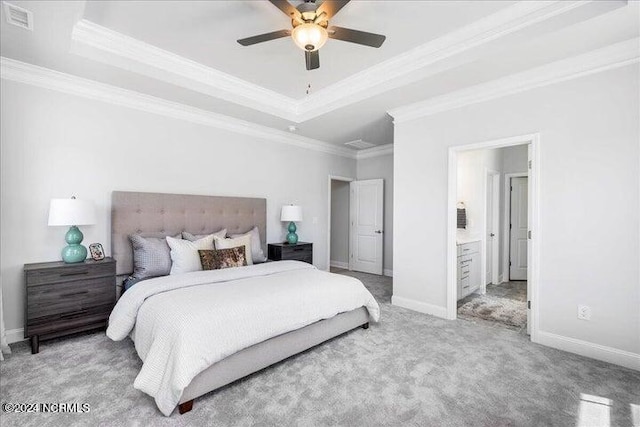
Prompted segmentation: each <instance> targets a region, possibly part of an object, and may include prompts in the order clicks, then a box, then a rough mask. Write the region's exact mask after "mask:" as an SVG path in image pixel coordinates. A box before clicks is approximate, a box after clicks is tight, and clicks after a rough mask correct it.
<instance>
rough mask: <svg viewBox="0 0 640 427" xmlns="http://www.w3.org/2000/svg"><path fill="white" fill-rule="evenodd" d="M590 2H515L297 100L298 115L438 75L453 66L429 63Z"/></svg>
mask: <svg viewBox="0 0 640 427" xmlns="http://www.w3.org/2000/svg"><path fill="white" fill-rule="evenodd" d="M591 2H592V1H591V0H586V1H585V0H555V1H542V2H540V1H535V2H529V1H520V2H518V3H516V4H514V5H513V6H510V7H507V8H505V9H503V10H500V11H498V12H496V13H494V14H491V15H489V16H487V17H485V18H482V19H480V20H478V21H475V22H473V23H471V24H469V25H466V26H464V27H461V28H459V29H457V30H454V31H452V32H450V33H447V34H445V35H444V36H442V37H439V38H436V39H434V40H431V41H429V42H427V43H425V44H423V45H420V46H418V47H416V48H414V49H411V50H409V51H407V52H405V53H402V54H400V55H397V56H395V57H393V58H391V59H388V60H386V61H384V62H381V63H380V64H377V65H374V66H372V67H370V68H368V69H367V70H364V71H361V72H359V73H357V74H354V75H352V76H350V77H347V78H346V79H343V80H341V81H339V82H337V83H334V84H332V85H330V86H328V87H326V88H324V89H321V90H318V91H317V92H315V93H313V94H311V95H309V96H307V97H306V98H305V99H304V100H303V101H302V102H301V103H300V105H299V107H298V114H299V119H300V120H301V121H305V120H309V119H312V118H314V117H317V116H319V115H322V114H325V113H328V112H330V111H333V110H335V109H336V108H340V107H344V106H345V105H349V104H352V103H354V102H358V101H361V100H363V99H366V98H369V97H372V96H375V95H378V94H380V93H383V92H386V91H388V90H391V89H395V88H397V87H400V86H404V85H407V84H410V83H413V82H415V81H418V80H420V79H423V78H425V77H428V76H430V75H434V74H438V73H440V72H442V71H445V70H446V69H448V68H450V67H452V66H455V65H450V66H444V67H443V66H440V67H437V66H434V65H435V64H437V63H439V62H441V61H443V60H445V59H447V58H450V57H452V56H454V55H457V54H460V53H462V52H465V51H469V50H471V49H473V48H475V47H479V46H481V45H484V44H486V43H489V42H491V41H493V40H496V39H498V38H500V37H503V36H506V35H509V34H512V33H514V32H516V31H518V30H522V29H524V28H526V27H528V26H530V25H533V24H536V23H539V22H542V21H545V20H548V19H551V18H553V17H555V16H558V15H561V14H563V13H566V12H568V11H570V10H573V9H576V8H579V7H582V6H585V5H587V4H589V3H591ZM429 67H430V68H429Z"/></svg>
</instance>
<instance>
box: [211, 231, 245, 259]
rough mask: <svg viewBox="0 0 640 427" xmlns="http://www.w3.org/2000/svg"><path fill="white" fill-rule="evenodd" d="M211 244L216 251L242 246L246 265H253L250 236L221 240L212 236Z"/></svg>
mask: <svg viewBox="0 0 640 427" xmlns="http://www.w3.org/2000/svg"><path fill="white" fill-rule="evenodd" d="M213 242H214V246H215V247H216V249H230V248H237V247H238V246H244V257H245V258H246V260H247V265H251V264H253V258H252V257H251V236H250V235H249V234H245V235H243V236H241V237H236V238H235V239H221V238H219V237H218V236H214V237H213Z"/></svg>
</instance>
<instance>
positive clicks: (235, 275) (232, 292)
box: [107, 192, 379, 416]
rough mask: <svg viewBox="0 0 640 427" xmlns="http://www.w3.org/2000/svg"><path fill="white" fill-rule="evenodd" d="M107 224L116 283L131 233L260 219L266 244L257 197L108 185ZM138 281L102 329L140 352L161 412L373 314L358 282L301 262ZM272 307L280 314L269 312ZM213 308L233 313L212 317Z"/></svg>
mask: <svg viewBox="0 0 640 427" xmlns="http://www.w3.org/2000/svg"><path fill="white" fill-rule="evenodd" d="M111 222H112V236H111V239H112V240H111V245H112V248H111V249H112V250H111V253H112V256H113V258H114V259H115V260H116V261H117V274H118V276H119V278H120V280H119V281H118V282H119V283H121V280H122V278H123V277H126V276H127V275H129V274H131V272H132V271H133V252H132V247H131V243H130V242H129V239H128V236H129V235H130V234H134V233H162V234H165V235H175V234H177V233H180V232H183V231H188V232H190V233H193V234H208V233H213V232H215V231H217V230H219V229H221V228H227V230H228V231H227V233H228V234H233V233H241V232H244V231H246V230H248V229H250V228H252V227H254V226H257V227H258V229H259V232H260V238H261V246H262V247H263V249H266V200H265V199H261V198H238V197H214V196H195V195H177V194H161V193H139V192H113V194H112V216H111ZM142 283H145V282H141V283H140V284H138V285H135V287H133V288H131V290H128V291H127V292H126V293H125V294H124V295H122V297H121V298H120V299H119V301H118V303H117V304H116V307H115V308H114V311H113V313H112V315H111V318H110V323H109V328H108V330H107V335H109V336H110V338H112V339H123V338H126V336H130V337H131V338H132V339H133V341H134V344H135V346H136V350H137V352H138V354H139V355H140V357H141V359H142V360H143V368H142V369H141V372H140V374H139V375H138V378H136V382H135V383H134V386H135V387H136V388H138V389H141V390H142V391H144V392H146V393H147V394H150V395H152V396H153V397H154V398H155V400H156V404H157V405H158V408H159V409H160V411H161V412H162V413H163V414H164V415H167V416H169V415H171V413H172V412H173V410H174V409H175V407H176V406H177V407H178V411H179V413H180V414H183V413H185V412H187V411H190V410H191V409H192V407H193V401H194V399H195V398H197V397H199V396H202V395H204V394H206V393H209V392H211V391H213V390H216V389H218V388H220V387H222V386H225V385H227V384H229V383H232V382H233V381H236V380H238V379H240V378H243V377H245V376H247V375H249V374H252V373H254V372H257V371H259V370H261V369H264V368H266V367H268V366H270V365H272V364H274V363H277V362H279V361H282V360H284V359H286V358H288V357H291V356H293V355H295V354H298V353H300V352H302V351H305V350H307V349H309V348H311V347H314V346H316V345H318V344H321V343H322V342H324V341H326V340H328V339H331V338H333V337H336V336H338V335H341V334H343V333H345V332H348V331H350V330H352V329H355V328H359V327H363V328H365V329H366V328H368V326H369V321H370V319H373V320H377V318H378V316H379V307H378V305H377V303H376V302H375V299H373V296H371V294H370V293H368V291H366V289H364V286H363V285H362V283H360V282H359V281H357V280H356V279H353V278H350V277H347V276H339V275H334V274H331V273H328V272H323V271H320V270H317V269H316V268H315V267H313V266H311V265H309V264H306V263H301V262H297V261H279V262H268V263H263V264H257V265H254V266H247V267H237V268H228V269H224V270H217V271H210V272H209V271H201V272H192V273H186V274H184V275H171V276H166V277H160V278H156V279H150V280H149V281H148V282H146V283H145V284H144V285H143V286H140V285H142ZM302 288H304V289H302ZM118 292H121V290H120V289H119V291H118ZM269 298H271V299H269ZM264 301H268V303H261V302H264ZM163 304H164V305H163ZM181 304H182V306H181ZM180 307H182V308H180ZM294 307H297V308H294ZM185 308H188V309H185ZM274 310H275V311H276V312H277V313H279V314H278V316H279V317H278V318H272V317H270V316H272V314H270V312H272V311H274ZM211 313H213V315H215V316H229V317H222V319H223V320H220V319H216V320H209V316H212V314H211ZM171 316H174V317H171ZM203 316H204V317H203ZM183 317H184V318H185V319H183ZM205 318H206V321H202V319H205ZM230 319H231V320H230ZM265 319H269V320H268V321H265ZM200 329H202V330H200ZM229 336H234V337H236V338H233V339H231V338H229ZM237 337H239V338H237ZM215 340H217V341H215ZM209 341H212V342H209ZM213 341H215V342H213ZM165 383H167V384H165Z"/></svg>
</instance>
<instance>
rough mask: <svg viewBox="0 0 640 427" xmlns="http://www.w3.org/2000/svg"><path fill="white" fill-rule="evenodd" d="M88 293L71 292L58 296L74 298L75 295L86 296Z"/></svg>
mask: <svg viewBox="0 0 640 427" xmlns="http://www.w3.org/2000/svg"><path fill="white" fill-rule="evenodd" d="M88 293H89V291H78V292H71V293H69V294H62V295H60V296H61V297H74V296H76V295H84V294H88Z"/></svg>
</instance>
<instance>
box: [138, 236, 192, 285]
mask: <svg viewBox="0 0 640 427" xmlns="http://www.w3.org/2000/svg"><path fill="white" fill-rule="evenodd" d="M180 236H181V235H180V234H177V235H176V236H174V237H175V238H176V239H180ZM129 240H130V241H131V245H132V247H133V274H132V275H131V276H132V277H133V278H134V279H148V278H151V277H158V276H168V275H169V272H170V271H171V254H170V249H169V245H168V244H167V238H166V236H162V235H160V234H157V235H156V234H154V235H151V236H149V235H144V234H131V235H129Z"/></svg>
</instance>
